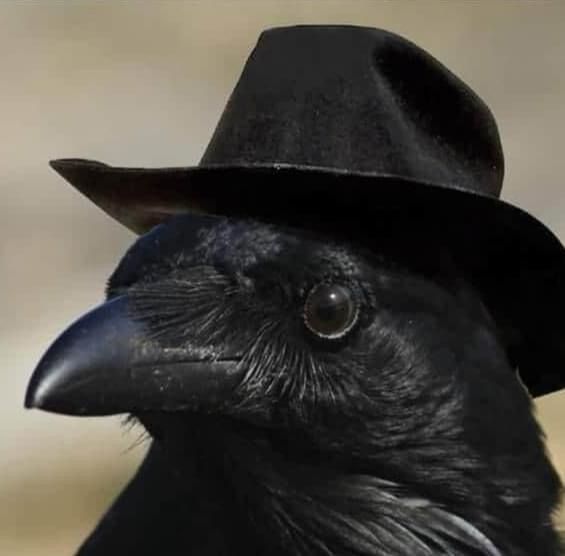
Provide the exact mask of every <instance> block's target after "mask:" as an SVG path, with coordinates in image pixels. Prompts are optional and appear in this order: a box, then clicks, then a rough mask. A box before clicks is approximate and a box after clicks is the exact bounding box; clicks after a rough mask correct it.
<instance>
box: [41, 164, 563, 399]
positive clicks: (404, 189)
mask: <svg viewBox="0 0 565 556" xmlns="http://www.w3.org/2000/svg"><path fill="white" fill-rule="evenodd" d="M51 166H52V167H53V168H54V169H55V170H56V171H57V172H58V173H59V174H61V175H62V176H63V177H64V178H65V179H66V180H68V181H69V182H70V183H71V184H72V185H73V186H74V187H75V188H76V189H78V190H79V191H80V192H81V193H83V194H84V195H85V196H86V197H88V198H89V199H90V200H92V201H93V202H94V203H96V204H97V205H98V206H99V207H100V208H102V209H103V210H104V211H105V212H106V213H108V214H109V215H110V216H111V217H113V218H114V219H116V220H118V221H119V222H120V223H122V224H123V225H125V226H126V227H128V228H129V229H131V230H132V231H134V232H136V233H144V232H145V231H147V230H149V229H150V228H151V227H153V226H154V225H156V224H159V223H161V222H163V221H164V220H165V219H167V218H169V217H170V216H172V215H175V214H179V213H184V212H208V213H212V214H223V215H238V216H250V217H256V218H263V219H267V220H268V221H274V222H281V223H285V224H288V225H292V226H297V227H314V228H326V229H327V228H332V227H333V228H341V229H343V230H348V231H349V229H350V228H351V229H353V228H359V226H360V223H361V222H370V221H371V218H372V219H373V221H374V220H376V219H377V218H378V214H379V212H381V211H383V210H392V211H394V210H397V211H401V212H405V211H407V210H412V211H417V212H418V213H419V214H421V215H424V216H429V217H430V219H432V220H433V221H434V222H435V225H436V226H437V225H440V226H445V239H446V241H448V242H449V243H452V244H453V246H454V249H453V250H454V252H455V254H456V255H457V258H458V262H460V263H462V264H463V266H466V269H467V270H468V272H469V273H470V274H471V275H472V277H473V280H474V281H475V283H476V284H477V286H478V287H479V288H480V289H481V291H482V293H483V296H484V298H485V300H486V304H487V306H488V307H489V309H490V310H491V312H492V313H493V314H494V316H495V318H496V319H499V320H504V321H505V323H507V324H508V325H509V326H511V327H512V328H515V331H516V335H517V336H518V337H519V340H518V342H517V343H518V344H519V353H518V354H517V356H516V359H517V362H518V366H519V371H520V376H521V378H522V381H523V382H524V384H525V385H526V386H527V388H528V390H529V392H530V394H531V395H532V396H540V395H543V394H547V393H550V392H553V391H555V390H558V389H561V388H563V387H565V326H564V324H563V322H564V319H563V314H565V312H564V311H565V292H564V290H565V249H564V247H563V245H562V244H561V242H560V241H559V240H558V239H557V237H556V236H555V235H554V234H553V233H552V232H551V231H550V230H549V229H548V228H547V227H546V226H545V225H544V224H542V223H541V222H540V221H539V220H537V219H536V218H534V217H533V216H531V215H530V214H528V213H527V212H525V211H523V210H521V209H520V208H518V207H515V206H514V205H511V204H509V203H507V202H505V201H502V200H499V199H497V198H494V197H489V196H486V195H480V194H477V193H473V192H469V191H468V190H464V189H461V188H457V187H456V186H453V185H449V186H447V185H445V184H437V183H429V182H422V181H416V180H410V179H406V178H403V177H401V176H393V175H382V174H373V173H370V174H369V173H367V174H362V173H353V172H346V171H339V170H334V169H332V168H318V167H311V166H292V165H283V164H270V165H257V164H253V165H241V166H224V165H215V166H194V167H173V168H154V169H150V168H125V167H113V166H109V165H106V164H103V163H100V162H96V161H91V160H83V159H61V160H55V161H52V162H51ZM338 219H339V224H338V225H336V222H337V221H338ZM367 229H368V228H367V227H366V226H365V227H363V230H364V233H365V235H367ZM415 233H417V231H415ZM371 239H372V238H370V237H365V240H368V241H371ZM375 239H376V241H378V238H375Z"/></svg>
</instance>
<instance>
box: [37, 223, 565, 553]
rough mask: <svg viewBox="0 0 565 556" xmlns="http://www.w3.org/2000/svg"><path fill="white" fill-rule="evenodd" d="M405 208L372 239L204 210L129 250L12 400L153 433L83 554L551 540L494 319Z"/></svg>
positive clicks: (478, 548) (535, 452)
mask: <svg viewBox="0 0 565 556" xmlns="http://www.w3.org/2000/svg"><path fill="white" fill-rule="evenodd" d="M407 218H408V216H407ZM409 218H410V224H411V225H410V226H406V223H405V222H402V221H401V219H400V218H399V217H395V218H392V217H390V215H387V214H383V215H382V216H381V218H380V230H381V233H380V235H379V236H378V237H376V238H375V237H373V238H371V241H370V244H371V248H369V246H368V242H366V241H362V240H361V239H356V238H351V237H346V236H345V234H343V235H342V234H340V233H338V232H335V233H331V232H329V231H320V230H315V229H306V228H305V227H295V226H287V225H283V224H280V223H273V222H267V221H264V220H262V219H260V218H250V217H226V216H220V215H210V214H181V215H177V216H174V217H172V218H170V219H168V220H165V221H164V222H163V223H161V224H159V225H157V226H156V227H154V228H152V229H151V230H150V231H149V232H148V233H146V234H144V235H142V236H141V237H140V238H139V239H138V240H137V241H136V242H135V243H134V245H133V246H132V247H131V248H130V249H129V251H128V252H127V253H126V254H125V256H124V257H123V259H122V260H121V262H120V263H119V265H118V267H117V269H116V270H115V271H114V273H113V274H112V276H111V278H110V280H109V283H108V287H107V300H106V302H104V303H103V304H102V305H101V306H99V307H98V308H95V309H94V310H93V311H92V312H90V313H88V314H87V315H85V316H84V317H82V318H81V319H80V320H79V321H77V322H76V323H75V324H74V325H72V326H71V327H70V328H69V329H67V331H66V332H64V333H63V334H62V335H61V336H60V337H59V339H58V340H57V341H56V342H55V343H54V344H53V346H52V347H51V348H50V349H49V350H48V351H47V353H46V354H45V356H44V357H43V359H42V360H41V362H40V363H39V365H38V368H37V369H36V371H35V374H34V375H33V378H32V380H31V383H30V386H29V389H28V393H27V399H26V405H27V406H28V407H39V408H42V409H45V410H50V411H56V412H62V413H69V414H78V415H106V414H118V413H127V414H129V415H130V418H129V419H130V420H133V421H135V422H136V423H139V424H140V425H141V426H142V427H144V429H145V430H146V431H147V432H148V433H149V436H150V437H151V447H150V450H149V453H148V455H147V457H146V459H145V461H144V463H143V464H142V465H141V467H140V469H139V471H138V472H137V474H136V476H135V477H134V478H133V479H132V481H131V483H130V484H129V485H128V486H127V487H126V488H125V490H124V491H123V493H122V494H121V495H120V496H119V497H118V499H117V500H116V502H115V503H114V505H113V506H112V507H111V508H110V510H109V511H108V513H107V514H106V515H105V516H104V518H103V519H102V521H101V522H100V523H99V525H98V526H97V528H96V529H95V530H94V532H93V533H92V534H91V536H90V537H89V538H88V539H87V540H86V542H85V543H84V544H83V546H82V547H81V549H80V550H79V554H80V555H81V556H91V555H92V556H94V555H102V554H104V555H109V554H131V555H150V554H151V555H163V556H175V555H179V556H180V555H188V554H192V555H195V556H204V555H206V556H216V555H244V554H245V555H253V554H265V555H266V554H269V555H274V556H283V555H295V556H314V555H315V556H338V555H355V556H369V555H389V556H428V555H430V556H431V555H452V556H456V555H459V556H464V555H466V556H470V555H477V556H478V555H488V556H501V555H505V556H507V555H512V556H534V555H535V556H545V555H547V556H551V555H557V554H559V553H561V552H560V545H559V538H558V533H557V531H556V529H555V527H554V525H553V524H552V520H551V517H552V512H553V511H554V510H555V508H556V506H557V504H558V501H559V497H560V492H561V485H560V482H559V479H558V476H557V474H556V472H555V470H554V468H553V467H552V465H551V463H550V461H549V460H548V457H547V455H546V452H545V448H544V441H543V434H542V431H541V429H540V426H539V425H538V423H537V422H536V419H535V416H534V413H533V407H532V400H531V398H530V396H529V394H528V392H527V391H526V389H525V388H524V386H523V385H522V383H521V382H520V380H519V377H518V376H517V374H516V368H515V365H514V363H513V361H512V358H511V357H510V355H509V350H508V339H507V335H506V332H505V330H504V329H503V328H502V327H501V326H500V324H499V321H498V320H497V319H496V318H495V316H494V315H493V314H492V312H491V310H490V308H489V306H488V304H487V303H486V302H485V298H484V295H483V293H482V292H481V291H480V289H479V288H478V287H477V286H476V285H475V283H474V281H473V280H472V279H471V278H470V277H469V275H468V274H467V273H466V272H465V271H464V270H463V269H462V268H461V266H460V265H459V263H458V261H457V257H455V256H454V254H453V252H452V251H451V250H450V249H449V246H448V244H447V242H446V241H445V234H444V233H440V232H438V233H435V231H434V229H433V226H430V225H429V223H428V225H426V226H423V225H422V226H419V225H418V222H417V220H415V218H416V217H413V216H410V217H409ZM377 219H378V217H377ZM413 230H419V233H417V234H415V233H414V232H413Z"/></svg>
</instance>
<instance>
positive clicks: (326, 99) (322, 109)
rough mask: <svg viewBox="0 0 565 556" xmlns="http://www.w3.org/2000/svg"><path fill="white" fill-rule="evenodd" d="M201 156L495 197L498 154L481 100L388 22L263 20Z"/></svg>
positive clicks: (500, 162) (500, 168)
mask: <svg viewBox="0 0 565 556" xmlns="http://www.w3.org/2000/svg"><path fill="white" fill-rule="evenodd" d="M201 165H203V166H209V165H222V166H224V165H226V166H265V165H288V166H295V167H298V168H307V167H316V168H328V169H332V170H335V171H340V172H347V173H364V174H372V175H375V176H381V177H383V178H387V177H394V178H400V179H408V180H416V181H422V182H427V183H434V184H439V185H444V186H446V187H455V188H459V189H460V188H463V189H467V190H470V191H474V192H476V193H481V194H486V195H490V196H496V197H498V196H499V195H500V190H501V187H502V177H503V166H504V164H503V154H502V148H501V145H500V139H499V136H498V131H497V127H496V123H495V121H494V118H493V116H492V114H491V113H490V111H489V109H488V108H487V106H486V105H485V104H484V103H483V101H482V100H481V99H480V98H479V97H478V96H477V95H476V94H475V93H474V92H473V91H471V89H470V88H469V87H467V85H465V84H464V83H463V82H462V81H461V80H460V79H459V78H457V77H456V76H455V75H453V74H452V73H451V72H450V71H449V70H448V69H447V68H445V67H444V66H443V65H442V64H440V63H439V62H438V61H437V60H435V59H434V58H433V57H432V56H431V55H429V54H428V53H427V52H425V51H424V50H422V49H421V48H419V47H417V46H416V45H414V44H413V43H411V42H410V41H407V40H405V39H403V38H402V37H399V36H398V35H395V34H393V33H389V32H386V31H382V30H379V29H372V28H366V27H355V26H333V25H331V26H330V25H323V26H319V25H315V26H312V25H305V26H296V27H282V28H275V29H271V30H268V31H265V32H263V33H262V34H261V36H260V38H259V41H258V43H257V45H256V47H255V49H254V50H253V52H252V53H251V55H250V57H249V59H248V60H247V63H246V65H245V67H244V70H243V73H242V75H241V77H240V79H239V82H238V83H237V85H236V87H235V89H234V91H233V93H232V95H231V97H230V99H229V102H228V103H227V106H226V109H225V110H224V113H223V115H222V117H221V119H220V121H219V123H218V126H217V128H216V130H215V132H214V135H213V137H212V140H211V141H210V143H209V145H208V148H207V150H206V152H205V154H204V156H203V158H202V160H201Z"/></svg>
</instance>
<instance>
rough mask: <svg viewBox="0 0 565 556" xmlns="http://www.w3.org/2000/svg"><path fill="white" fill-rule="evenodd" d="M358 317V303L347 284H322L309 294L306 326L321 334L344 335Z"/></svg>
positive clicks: (327, 335)
mask: <svg viewBox="0 0 565 556" xmlns="http://www.w3.org/2000/svg"><path fill="white" fill-rule="evenodd" d="M356 318H357V304H356V303H355V300H354V298H353V294H352V293H351V291H350V290H349V289H348V288H346V287H345V286H341V285H338V284H321V285H319V286H317V287H315V288H314V289H313V290H312V291H311V292H310V294H309V295H308V298H307V300H306V306H305V308H304V320H305V322H306V326H308V328H309V329H310V330H311V331H312V332H314V333H315V334H318V335H319V336H323V337H326V338H337V337H340V336H343V335H344V334H345V333H347V332H348V331H349V330H350V329H351V327H352V326H353V325H354V324H355V320H356Z"/></svg>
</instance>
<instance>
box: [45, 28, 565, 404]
mask: <svg viewBox="0 0 565 556" xmlns="http://www.w3.org/2000/svg"><path fill="white" fill-rule="evenodd" d="M51 164H52V166H53V168H54V169H55V170H56V171H57V172H59V173H60V174H61V175H62V176H63V177H65V178H66V179H67V180H68V181H69V182H70V183H71V184H72V185H74V186H75V187H76V188H77V189H78V190H79V191H81V192H82V193H84V194H85V195H86V196H87V197H89V198H90V199H91V200H92V201H94V202H95V203H96V204H98V205H99V206H100V207H101V208H102V209H103V210H105V211H106V212H107V213H108V214H110V215H111V216H112V217H114V218H116V219H117V220H118V221H120V222H121V223H123V224H125V225H126V226H127V227H129V228H130V229H132V230H134V231H135V232H138V233H142V232H144V231H146V230H148V229H149V228H150V227H151V226H153V225H155V224H157V223H159V222H161V221H163V220H164V219H165V218H167V217H169V216H171V215H172V214H175V213H179V212H186V211H205V212H212V213H218V214H238V215H239V214H241V215H248V216H256V217H262V218H268V219H270V220H274V221H280V222H286V223H289V224H292V225H302V226H310V225H318V224H322V225H324V224H325V225H326V227H327V226H328V225H329V226H330V227H332V226H333V227H341V228H346V229H348V230H349V229H353V228H354V227H359V225H360V222H364V223H365V225H364V226H363V233H364V234H365V238H366V239H368V240H369V241H372V240H373V236H372V235H371V223H372V222H375V220H376V219H377V218H378V214H379V212H380V211H383V210H387V209H388V210H396V211H397V212H398V214H400V213H403V214H407V213H408V212H410V214H420V215H424V216H426V217H428V218H429V221H430V222H432V221H433V223H434V226H440V228H441V230H442V233H443V234H444V236H445V240H446V242H449V243H450V244H453V251H454V252H455V253H456V254H457V255H458V257H459V258H460V260H461V261H462V264H463V265H464V266H465V267H466V268H467V269H468V272H469V275H470V276H471V277H472V279H473V280H474V281H475V282H476V284H477V286H478V287H479V288H480V289H481V291H482V293H483V296H484V299H485V302H486V304H487V306H488V307H489V309H490V310H491V312H492V313H493V315H494V316H495V319H497V320H498V321H499V323H500V325H501V327H502V328H504V329H505V330H506V331H507V335H508V338H509V340H507V343H508V345H509V353H510V354H511V358H512V360H513V362H514V363H515V365H516V367H517V368H518V369H519V371H520V374H521V377H522V380H523V382H524V383H525V385H526V386H527V387H528V389H529V391H530V393H531V394H532V395H534V396H536V395H541V394H545V393H549V392H552V391H554V390H557V389H560V388H562V387H564V386H565V324H564V323H565V321H564V320H563V317H562V315H563V314H564V310H565V295H564V290H565V287H564V286H565V284H564V283H563V281H564V278H565V250H564V248H563V246H562V245H561V243H560V242H559V240H558V239H557V238H556V237H555V236H554V235H553V234H552V233H551V231H550V230H549V229H548V228H547V227H545V226H544V225H543V224H542V223H541V222H539V221H538V220H536V219H535V218H534V217H532V216H531V215H529V214H528V213H526V212H524V211H522V210H521V209H519V208H517V207H514V206H512V205H510V204H509V203H506V202H504V201H502V200H500V199H499V196H500V191H501V187H502V178H503V155H502V149H501V145H500V140H499V136H498V131H497V127H496V123H495V121H494V119H493V117H492V114H491V113H490V111H489V110H488V108H487V107H486V105H485V104H484V103H483V102H482V101H481V100H480V99H479V97H478V96H477V95H476V94H475V93H473V91H471V90H470V89H469V87H467V86H466V85H465V84H464V83H463V82H462V81H461V80H460V79H458V78H457V77H456V76H455V75H453V74H452V73H451V72H450V71H449V70H447V69H446V68H445V67H444V66H443V65H441V64H440V63H439V62H438V61H437V60H435V59H434V58H433V57H432V56H430V55H429V54H428V53H426V52H425V51H423V50H422V49H420V48H419V47H417V46H415V45H414V44H412V43H411V42H409V41H407V40H405V39H403V38H401V37H399V36H397V35H395V34H392V33H388V32H385V31H382V30H378V29H371V28H365V27H354V26H296V27H286V28H277V29H271V30H268V31H265V32H264V33H263V34H262V35H261V37H260V39H259V41H258V44H257V46H256V47H255V49H254V50H253V52H252V54H251V55H250V57H249V59H248V61H247V63H246V65H245V68H244V70H243V73H242V75H241V77H240V79H239V82H238V83H237V85H236V87H235V89H234V91H233V93H232V95H231V97H230V99H229V102H228V104H227V106H226V108H225V111H224V113H223V115H222V117H221V119H220V122H219V124H218V126H217V128H216V131H215V133H214V135H213V137H212V139H211V141H210V143H209V146H208V148H207V150H206V152H205V154H204V156H203V158H202V160H201V162H200V164H199V165H198V166H191V167H176V168H155V169H151V168H124V167H112V166H108V165H106V164H103V163H100V162H95V161H90V160H82V159H62V160H56V161H53V162H52V163H51ZM411 233H417V231H415V230H412V232H411ZM430 256H433V254H430Z"/></svg>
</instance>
